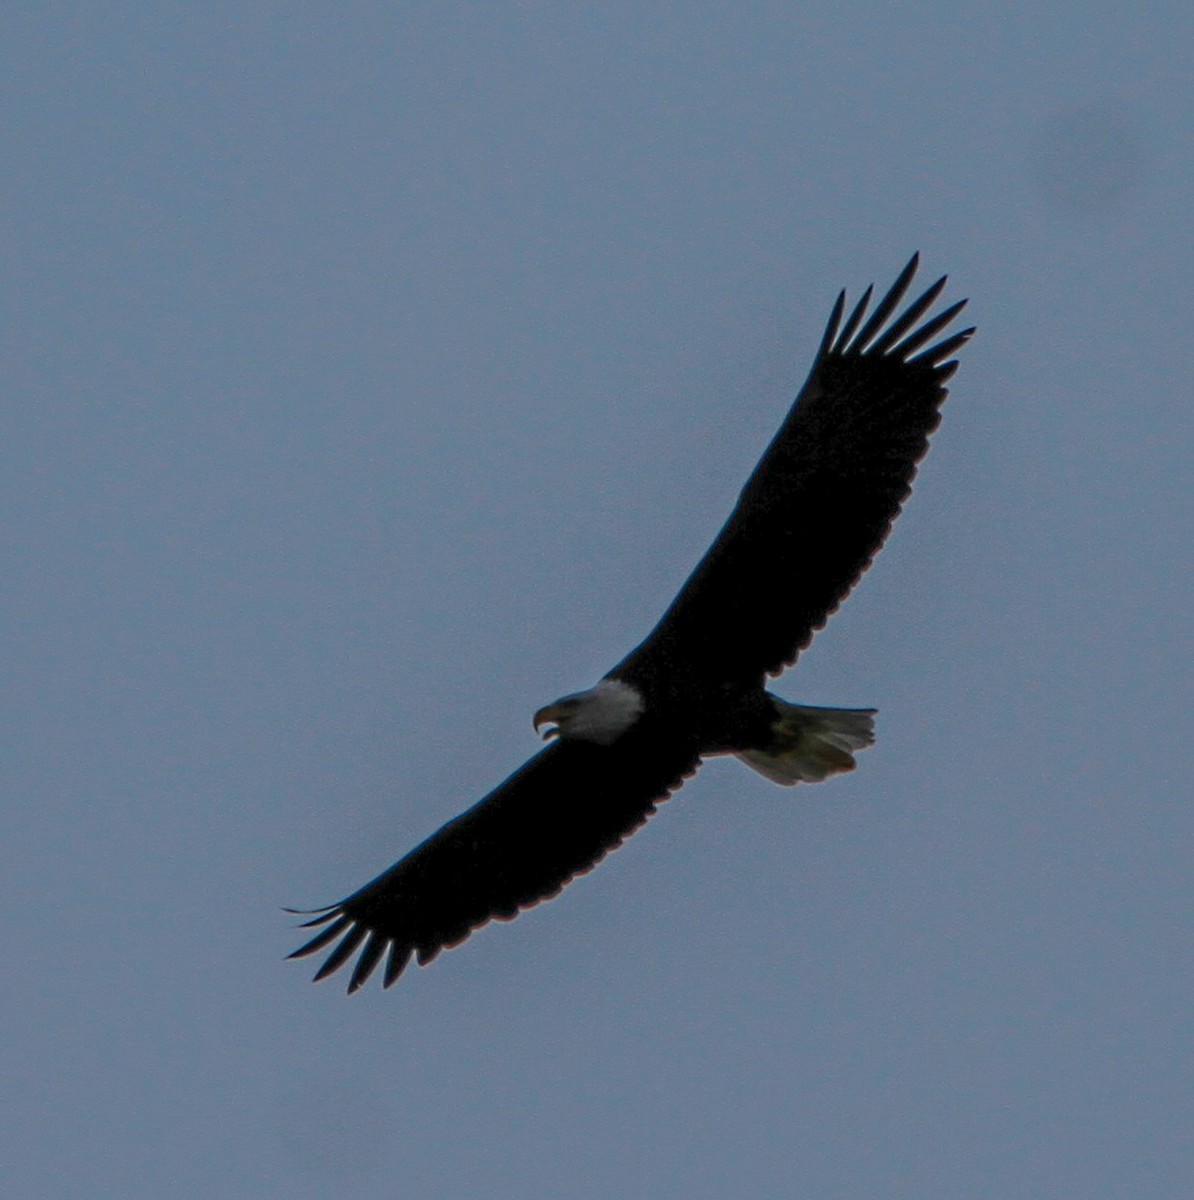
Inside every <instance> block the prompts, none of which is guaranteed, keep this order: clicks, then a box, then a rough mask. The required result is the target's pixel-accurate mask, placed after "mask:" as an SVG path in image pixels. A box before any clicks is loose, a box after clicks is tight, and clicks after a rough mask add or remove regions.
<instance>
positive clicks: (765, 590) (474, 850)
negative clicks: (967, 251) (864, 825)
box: [289, 255, 974, 992]
mask: <svg viewBox="0 0 1194 1200" xmlns="http://www.w3.org/2000/svg"><path fill="white" fill-rule="evenodd" d="M917 261H918V257H917V256H915V255H914V256H913V258H912V260H911V262H909V263H908V265H907V266H906V267H905V268H904V270H903V271H902V272H901V273H900V276H899V278H898V279H897V280H896V281H895V283H894V284H893V285H892V287H891V289H890V290H889V291H888V292H887V294H886V295H885V296H884V297H883V299H882V300H880V301H879V303H878V304H877V305H875V307H874V309H873V310H872V311H870V312H869V313H868V311H867V310H868V306H869V304H870V300H871V293H872V288H867V290H866V292H865V293H864V294H863V296H862V297H861V299H860V300H859V301H858V303H857V304H856V305H855V306H854V307H853V309H852V310H851V311H850V314H849V316H847V317H846V318H845V321H844V323H843V320H842V318H843V316H844V314H845V304H846V295H845V292H844V291H843V292H842V293H841V294H840V295H839V296H838V298H837V302H836V303H835V304H834V306H833V311H832V312H831V313H830V316H829V323H828V325H827V326H826V329H825V334H824V336H823V337H822V339H821V345H820V347H819V348H818V350H817V354H816V358H815V359H814V360H813V366H812V370H811V372H810V374H809V377H808V381H807V382H806V383H805V385H804V387H803V388H802V389H801V391H800V394H799V396H797V398H796V401H795V403H794V404H793V405H792V408H791V410H790V411H789V413H788V415H787V417H786V418H785V419H784V423H783V424H782V425H781V426H780V428H779V432H778V433H776V435H775V437H774V438H773V439H772V442H771V444H770V446H768V447H767V450H766V451H765V452H764V454H763V457H762V458H761V459H760V460H759V463H758V465H757V466H756V467H755V469H754V471H753V472H752V474H751V476H750V478H749V479H748V480H747V481H746V486H745V487H744V488H743V489H742V493H741V495H740V497H739V499H738V503H737V505H736V506H735V508H734V510H733V512H732V513H730V517H729V520H727V521H726V523H725V526H724V527H723V528H722V530H721V532H720V533H719V534H718V535H717V537H716V539H715V540H714V542H713V544H712V545H711V546H710V547H709V549H708V551H707V552H706V553H705V556H704V558H702V559H701V561H700V562H699V563H698V564H697V567H696V570H695V571H693V573H692V575H691V576H690V577H689V579H688V581H687V582H686V583H685V584H684V586H683V587H682V588H681V589H680V592H679V595H677V596H676V598H675V599H674V600H673V601H672V603H671V606H670V607H669V608H668V610H667V612H665V613H664V614H663V617H662V618H661V619H660V621H659V623H658V625H656V626H655V628H654V629H653V630H652V631H651V633H650V634H648V636H647V638H646V640H645V641H644V642H643V643H642V644H641V645H640V646H638V647H637V648H636V649H634V650H632V651H631V652H630V654H628V655H627V656H626V657H625V658H624V659H623V660H622V661H621V662H620V663H618V665H617V666H616V667H614V668H613V670H611V671H610V672H609V673H608V674H607V675H606V676H605V677H604V678H603V679H602V680H600V681H599V682H598V683H597V684H596V686H594V687H592V688H589V689H588V691H583V692H577V693H575V694H574V695H570V696H564V697H562V698H561V699H559V700H556V701H555V702H554V703H552V704H548V705H546V706H545V707H544V708H541V709H540V710H539V711H538V712H537V713H535V716H534V725H535V729H536V730H537V731H538V730H540V729H544V734H543V736H544V739H545V740H547V741H548V745H547V746H546V747H545V748H543V749H542V750H540V751H539V753H537V754H536V755H535V756H534V757H533V758H531V759H530V760H529V761H528V762H527V763H526V764H525V765H523V766H522V767H520V768H519V769H518V770H517V771H515V772H514V774H513V775H511V776H510V778H509V779H507V780H506V781H505V783H502V784H500V785H499V786H498V787H497V788H496V789H495V790H494V791H492V792H490V793H489V795H488V796H486V797H485V798H484V799H482V800H481V801H479V802H478V803H477V804H475V805H474V806H473V807H472V808H470V809H468V810H467V811H466V812H464V813H462V814H461V815H460V816H458V817H457V818H456V819H455V820H453V821H449V822H448V824H446V825H445V826H444V827H443V828H442V829H440V830H439V832H437V833H434V834H432V835H431V837H429V838H428V839H427V840H426V841H425V842H423V843H422V844H421V845H419V846H416V847H415V849H414V850H412V851H411V852H410V853H409V854H408V855H407V856H406V857H405V858H403V859H402V860H401V861H400V862H398V863H395V865H394V866H392V867H390V868H389V869H388V870H387V871H385V872H383V873H382V874H381V875H379V876H378V877H377V878H376V879H374V880H373V881H372V882H371V883H367V884H366V885H365V886H364V887H363V888H361V889H360V890H359V891H356V892H353V894H352V895H351V896H349V897H347V898H346V899H344V900H341V901H340V902H339V903H338V904H333V905H331V906H330V907H328V908H324V909H316V910H309V911H308V912H307V913H303V914H302V915H306V916H312V919H311V920H308V921H306V922H305V923H304V927H310V928H316V929H317V930H318V932H317V933H316V934H315V935H314V937H312V938H311V940H310V941H308V942H307V943H306V944H305V945H303V946H301V947H300V948H299V949H298V950H296V951H295V952H294V953H293V954H292V955H290V957H291V958H302V957H304V956H306V955H309V954H315V953H317V952H319V951H321V950H325V949H327V948H328V947H329V946H330V947H331V950H330V953H328V956H327V958H326V960H325V961H324V963H323V964H322V966H321V967H320V968H319V971H318V972H317V974H316V975H315V978H316V979H323V978H324V977H325V976H328V975H331V974H332V973H333V972H334V971H337V970H339V969H340V967H342V966H343V965H344V964H345V963H346V962H348V960H349V959H350V958H352V956H353V955H354V954H355V955H356V956H357V957H356V962H355V963H354V965H353V969H352V974H351V976H350V978H349V982H348V990H349V992H354V991H356V990H357V988H359V987H360V986H361V985H362V984H363V983H364V982H365V981H366V980H367V979H368V978H369V976H370V975H371V974H372V972H373V971H374V969H375V968H376V967H377V966H378V964H379V963H381V961H382V959H383V958H384V959H385V970H384V983H385V986H386V987H389V986H390V985H391V984H392V983H394V981H395V980H396V979H397V978H398V977H399V975H401V974H402V971H403V969H404V968H405V967H406V965H407V963H409V962H410V960H411V958H412V956H413V957H414V958H416V959H417V960H418V962H419V963H420V965H425V964H427V963H429V962H431V960H432V959H433V958H435V957H436V955H437V954H439V952H440V951H441V950H447V949H450V948H451V947H453V946H457V945H459V944H460V943H461V942H463V941H464V940H465V938H467V937H468V936H469V934H470V933H472V932H473V930H475V929H478V928H480V927H481V926H482V925H484V924H486V922H488V921H491V920H495V919H496V920H503V921H508V920H511V919H512V918H513V917H515V916H517V915H518V913H519V912H520V911H521V910H522V909H525V908H530V907H532V906H533V905H535V904H538V903H540V901H543V900H547V899H549V898H550V897H552V896H555V895H556V894H557V893H558V892H559V891H560V890H561V889H562V888H563V887H564V885H565V884H567V883H568V882H569V881H570V880H571V879H573V878H575V877H576V876H577V875H580V874H583V873H584V872H586V871H588V870H590V869H591V868H592V867H594V866H596V864H597V863H598V862H600V861H601V859H602V858H604V857H605V855H606V854H608V853H609V852H610V851H611V850H613V849H615V848H616V847H617V846H619V845H620V844H621V843H622V842H623V841H624V840H625V839H626V838H627V837H629V836H630V834H632V833H633V832H634V831H635V830H636V829H638V827H639V826H640V825H642V824H643V823H644V822H645V821H646V820H647V818H648V817H649V816H651V815H652V813H654V812H655V810H656V808H657V807H658V806H659V805H660V804H661V803H662V802H663V801H664V800H666V799H667V797H668V796H669V795H670V794H671V793H672V792H673V791H675V790H676V789H677V788H678V787H680V785H681V784H682V783H683V782H684V780H685V779H686V778H688V777H689V776H690V775H692V774H693V773H694V772H695V771H696V769H697V768H698V767H699V766H700V763H701V760H702V759H703V758H706V757H707V756H709V755H711V754H733V755H736V756H737V757H738V758H739V759H741V760H742V761H743V762H745V763H746V764H747V765H748V766H750V767H752V768H754V770H756V771H758V772H760V773H761V774H763V775H765V776H766V777H767V778H768V779H770V780H773V781H774V782H776V783H780V784H794V783H798V782H802V781H803V782H816V781H818V780H821V779H825V778H826V777H828V776H830V775H834V774H837V773H838V772H841V771H849V770H851V769H853V767H854V765H855V764H854V754H853V752H854V751H856V750H860V749H862V748H863V747H866V746H869V745H870V744H871V743H872V741H873V740H874V735H873V717H874V713H875V710H874V709H871V708H813V707H810V706H807V705H802V704H792V703H789V702H788V701H786V700H781V699H780V698H779V697H778V696H775V695H773V694H772V693H771V692H769V691H767V690H766V687H765V684H766V682H767V679H768V677H769V676H775V675H778V674H779V673H780V672H781V671H783V670H784V668H785V667H790V666H791V665H792V664H793V663H794V662H795V661H796V657H797V655H798V654H799V653H800V651H802V650H803V649H804V648H805V647H806V646H807V645H808V644H809V642H810V641H811V640H812V636H813V634H814V633H815V632H816V630H818V629H820V628H821V627H822V626H823V625H824V624H825V621H826V620H827V619H828V617H829V616H830V614H831V613H833V612H834V611H835V610H836V609H837V607H838V605H839V604H841V602H842V600H843V599H845V597H846V595H847V593H848V592H849V591H850V589H851V588H852V587H853V586H854V584H855V583H856V582H857V581H858V579H859V577H860V576H861V575H862V573H863V572H864V571H865V570H866V569H867V567H868V566H869V565H870V562H871V559H872V558H873V557H874V555H875V553H876V552H877V551H878V549H879V547H880V546H881V545H882V544H883V540H884V538H885V537H886V536H887V532H888V530H889V529H890V528H891V525H892V522H893V521H894V520H895V518H896V516H897V514H898V513H899V511H900V506H901V505H902V504H903V502H904V500H905V499H906V498H907V497H908V494H909V492H910V491H911V484H912V480H913V477H914V476H915V474H916V465H917V463H918V462H919V461H920V460H921V458H922V457H923V456H924V454H925V452H926V450H927V449H928V438H929V435H930V434H931V433H932V432H933V430H934V429H935V428H936V427H937V424H938V422H939V421H940V419H941V416H940V409H941V405H942V402H943V401H944V400H945V397H946V389H945V383H946V381H947V380H948V379H949V378H950V376H951V375H953V373H954V371H955V370H956V369H957V365H958V364H957V362H956V361H953V360H952V359H951V357H950V356H951V355H952V354H953V353H954V352H955V351H957V350H958V349H959V348H960V347H961V346H962V345H963V344H964V343H965V342H966V341H967V339H969V337H970V336H971V334H972V333H973V332H974V329H973V328H969V329H963V330H962V331H961V332H958V333H951V334H948V335H947V336H944V337H943V338H942V339H941V340H939V341H935V340H934V339H935V338H937V337H938V335H939V334H942V333H943V332H944V331H946V329H947V327H948V326H949V324H950V323H951V322H952V321H953V319H954V318H955V317H956V316H957V315H958V313H959V312H960V311H961V310H962V308H963V306H964V305H965V303H966V301H965V300H961V301H958V302H957V303H956V304H953V305H951V306H950V307H948V308H946V309H945V310H944V311H943V312H940V313H938V314H937V315H935V316H931V317H929V318H928V319H927V320H923V322H922V318H924V317H925V315H926V314H927V313H928V312H929V310H930V309H931V308H932V306H933V305H934V303H935V302H936V300H937V297H938V296H939V295H940V294H941V291H942V289H943V288H944V286H945V278H944V277H943V278H941V279H939V280H938V281H937V282H936V283H934V284H933V286H932V287H930V288H929V289H928V290H927V291H926V292H925V293H924V294H923V295H921V296H920V297H919V298H918V299H916V300H914V301H913V302H912V303H911V304H909V305H908V306H907V307H906V308H904V309H903V311H902V312H900V313H899V314H898V315H894V314H895V313H896V310H897V308H898V307H899V305H900V302H901V301H902V300H903V298H904V295H905V293H906V291H907V289H908V286H909V284H910V283H911V282H912V277H913V275H914V274H915V273H916V267H917ZM289 911H298V910H289ZM312 914H313V915H312Z"/></svg>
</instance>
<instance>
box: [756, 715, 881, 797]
mask: <svg viewBox="0 0 1194 1200" xmlns="http://www.w3.org/2000/svg"><path fill="white" fill-rule="evenodd" d="M771 700H772V702H773V703H774V704H775V707H776V721H775V724H774V725H773V726H772V731H773V733H774V738H775V740H774V741H773V742H772V744H771V746H770V747H769V748H768V749H766V750H743V751H742V752H741V753H740V754H738V755H737V757H738V758H740V759H741V760H742V761H743V762H744V763H746V765H747V766H748V767H752V768H754V770H756V771H758V772H759V774H760V775H765V776H766V777H767V778H768V779H770V780H771V781H772V782H773V783H782V784H783V785H784V786H785V787H790V786H791V785H792V784H794V783H819V782H820V781H821V780H822V779H828V778H829V776H830V775H838V774H841V772H843V771H853V770H854V767H855V765H856V764H855V762H854V754H853V751H855V750H865V749H866V747H867V746H870V745H872V744H873V743H874V741H875V712H876V711H877V710H876V709H873V708H814V707H813V706H811V705H807V704H789V703H788V702H787V701H786V700H781V699H780V698H779V697H778V696H772V697H771Z"/></svg>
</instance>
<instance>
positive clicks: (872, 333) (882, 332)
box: [817, 251, 974, 367]
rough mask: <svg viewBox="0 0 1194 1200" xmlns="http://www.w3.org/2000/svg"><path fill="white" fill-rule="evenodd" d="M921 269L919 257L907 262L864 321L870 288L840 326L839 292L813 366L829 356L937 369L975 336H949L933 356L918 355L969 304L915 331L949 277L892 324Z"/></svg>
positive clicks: (929, 352) (951, 309) (955, 307)
mask: <svg viewBox="0 0 1194 1200" xmlns="http://www.w3.org/2000/svg"><path fill="white" fill-rule="evenodd" d="M919 265H920V253H919V251H918V252H917V253H915V254H913V255H912V257H911V258H910V259H909V260H908V263H907V265H906V266H905V267H904V269H903V270H902V271H901V272H900V274H899V276H898V277H897V278H896V281H895V282H894V283H893V284H892V285H891V287H890V288H888V290H887V292H886V293H885V294H884V296H883V298H882V299H881V300H880V301H879V302H878V303H877V304H876V305H875V307H874V309H873V311H871V312H870V313H869V315H868V312H867V309H868V307H869V306H870V302H871V298H872V296H873V295H874V290H875V289H874V285H873V284H871V285H869V286H868V287H867V289H866V291H864V292H863V293H862V295H861V297H859V299H858V302H857V303H856V304H855V305H854V307H853V308H852V309H851V310H850V315H849V316H848V317H847V318H846V321H845V323H844V324H843V323H842V320H841V318H842V313H843V311H844V308H845V292H844V291H843V292H841V293H840V294H839V295H838V298H837V301H836V303H835V304H834V307H833V312H832V313H831V314H830V318H829V323H828V325H827V326H826V329H825V335H824V337H823V338H822V341H821V347H820V349H819V350H818V352H817V362H818V363H819V362H821V361H823V360H824V359H825V358H826V357H828V356H831V355H832V356H834V357H844V356H846V355H875V356H877V357H884V356H892V357H895V358H898V359H900V360H901V361H903V362H917V363H923V364H930V365H932V366H934V367H936V366H938V364H940V362H941V360H942V359H943V358H945V357H946V356H948V355H949V354H950V353H952V352H953V351H954V350H956V349H958V347H960V346H961V345H963V344H964V343H965V341H966V340H968V339H969V337H970V336H971V335H972V334H973V333H974V328H973V327H971V328H970V329H967V330H964V331H963V332H962V333H959V334H955V335H953V337H951V338H949V339H947V340H946V341H943V342H941V343H939V344H938V345H936V346H934V347H933V348H932V349H931V350H927V351H925V352H923V353H921V354H919V355H918V354H916V352H917V351H918V350H920V349H921V347H922V346H924V345H925V344H926V343H927V342H929V341H931V340H932V338H933V337H934V336H935V335H936V334H938V333H940V332H941V331H942V330H943V329H944V328H945V327H946V326H947V325H949V323H950V322H951V321H953V319H954V318H955V317H956V316H957V315H958V314H959V313H960V312H961V311H962V309H964V308H965V307H966V304H967V301H966V300H959V301H957V302H956V303H954V304H951V305H950V306H949V307H948V308H947V309H945V310H944V311H942V312H940V313H938V314H937V316H935V317H932V318H930V319H929V320H928V321H926V322H925V323H924V324H923V325H920V326H919V327H917V322H918V321H919V320H920V319H921V318H922V317H923V316H924V315H925V313H926V312H928V310H929V309H930V308H931V307H932V306H933V304H934V303H935V302H936V300H937V299H938V297H939V296H940V295H941V293H942V291H943V290H944V289H945V285H946V283H948V281H949V276H948V275H942V276H941V278H940V279H938V280H936V281H935V282H934V283H933V284H931V285H930V286H929V287H928V288H927V289H926V290H925V291H924V292H923V293H921V295H920V296H918V297H917V298H916V299H915V300H913V301H912V302H911V303H910V304H909V305H908V306H907V307H906V308H905V309H904V311H903V312H902V313H900V315H899V316H897V317H896V318H895V319H894V320H892V319H891V318H892V314H893V313H894V312H895V311H896V309H897V307H898V306H899V304H900V301H901V300H902V299H903V298H904V294H905V293H906V292H907V290H908V287H909V285H910V284H911V282H912V279H913V277H914V276H915V275H916V271H917V268H918V267H919ZM914 355H915V356H916V357H915V358H914V357H913V356H914Z"/></svg>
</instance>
